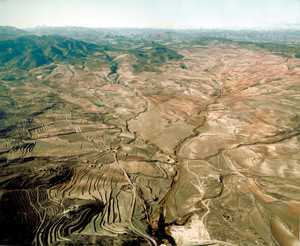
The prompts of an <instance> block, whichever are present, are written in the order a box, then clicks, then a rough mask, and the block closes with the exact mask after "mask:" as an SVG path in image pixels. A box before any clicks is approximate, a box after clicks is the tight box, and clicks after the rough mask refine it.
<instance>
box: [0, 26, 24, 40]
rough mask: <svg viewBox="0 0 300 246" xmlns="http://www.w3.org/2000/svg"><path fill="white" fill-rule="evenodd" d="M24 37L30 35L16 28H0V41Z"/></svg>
mask: <svg viewBox="0 0 300 246" xmlns="http://www.w3.org/2000/svg"><path fill="white" fill-rule="evenodd" d="M25 35H30V33H28V32H27V31H24V30H22V29H19V28H16V27H11V26H0V40H9V39H15V38H17V37H21V36H25Z"/></svg>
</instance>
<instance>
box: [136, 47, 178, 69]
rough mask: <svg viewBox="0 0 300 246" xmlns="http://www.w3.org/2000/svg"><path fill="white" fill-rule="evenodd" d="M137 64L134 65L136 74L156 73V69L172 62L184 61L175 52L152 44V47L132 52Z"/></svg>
mask: <svg viewBox="0 0 300 246" xmlns="http://www.w3.org/2000/svg"><path fill="white" fill-rule="evenodd" d="M131 53H132V54H133V55H134V56H135V57H136V59H137V62H136V63H135V64H134V65H133V69H134V71H135V72H142V71H156V68H157V67H159V66H161V65H162V64H165V63H167V62H168V61H171V60H179V59H182V58H183V56H182V55H180V54H178V53H177V52H176V51H175V50H173V49H170V48H168V47H166V46H163V45H161V44H157V43H152V46H151V47H147V48H145V47H144V48H139V49H135V50H132V51H131Z"/></svg>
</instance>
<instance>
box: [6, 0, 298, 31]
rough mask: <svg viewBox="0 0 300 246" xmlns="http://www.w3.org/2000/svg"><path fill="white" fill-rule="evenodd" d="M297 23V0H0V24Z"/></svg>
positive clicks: (193, 25) (162, 25) (216, 25)
mask: <svg viewBox="0 0 300 246" xmlns="http://www.w3.org/2000/svg"><path fill="white" fill-rule="evenodd" d="M288 24H300V0H0V25H13V26H18V27H32V26H39V25H47V26H88V27H154V28H201V27H202V28H224V27H225V28H265V27H272V28H274V27H279V26H281V25H288Z"/></svg>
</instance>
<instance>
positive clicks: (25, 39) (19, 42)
mask: <svg viewBox="0 0 300 246" xmlns="http://www.w3.org/2000/svg"><path fill="white" fill-rule="evenodd" d="M11 30H12V29H11ZM14 35H15V36H19V37H17V38H15V39H8V38H7V39H6V40H1V41H0V67H2V68H12V67H14V68H19V69H31V68H34V67H39V66H42V65H47V64H50V63H53V62H66V61H67V62H70V61H72V60H75V59H80V58H84V57H87V56H89V55H91V54H93V53H95V52H96V51H98V50H100V47H99V46H97V45H95V44H91V43H86V42H84V41H80V40H74V39H70V38H65V37H62V36H56V35H52V36H35V35H26V34H24V33H22V32H20V33H19V32H18V31H17V30H14ZM9 36H10V37H12V35H9Z"/></svg>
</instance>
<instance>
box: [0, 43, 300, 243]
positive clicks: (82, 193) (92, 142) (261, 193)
mask: <svg viewBox="0 0 300 246" xmlns="http://www.w3.org/2000/svg"><path fill="white" fill-rule="evenodd" d="M34 39H36V38H34ZM37 39H38V40H40V39H41V38H37ZM42 39H43V38H42ZM41 42H42V41H41ZM56 42H57V41H55V43H56ZM74 42H75V41H74ZM63 43H64V41H63ZM76 45H77V43H76ZM80 45H83V43H80ZM157 45H158V44H157V43H155V42H154V43H147V42H145V43H144V45H143V46H142V47H141V46H138V47H131V49H128V50H123V49H109V50H107V49H106V50H103V49H102V50H98V48H97V47H98V46H97V45H95V46H94V45H93V46H92V50H93V51H95V52H87V53H86V55H84V56H81V55H79V57H77V55H74V56H75V57H76V59H75V62H74V60H73V58H74V56H73V54H74V53H72V52H73V50H75V51H76V52H77V51H78V50H79V51H80V52H81V51H82V52H83V51H86V48H84V47H86V46H88V47H89V45H88V44H87V43H84V46H83V47H82V46H80V47H82V49H81V48H80V49H77V48H71V49H70V52H69V53H68V54H67V55H66V56H65V57H66V59H53V60H51V63H49V64H48V63H46V64H40V65H39V66H36V65H35V66H29V67H26V70H25V71H26V73H25V75H24V73H23V75H24V76H23V77H22V78H16V79H13V80H12V79H8V78H7V76H8V75H9V74H10V71H11V70H9V67H7V68H6V70H5V71H3V72H2V73H3V74H1V75H3V76H2V77H1V78H2V79H1V81H0V83H1V84H0V97H1V100H0V126H1V127H0V165H1V172H0V188H1V189H0V191H1V192H0V194H1V195H0V211H1V212H0V223H1V225H3V224H5V227H3V228H1V234H0V244H4V245H9V244H10V245H12V244H13V245H18V244H34V245H259V246H260V245H270V246H271V245H274V246H275V245H282V246H289V245H298V244H299V237H300V235H299V232H300V230H299V229H300V223H299V221H300V220H299V218H300V197H299V194H300V190H299V187H300V184H299V180H300V179H299V178H300V155H299V149H300V138H299V135H300V125H299V119H300V96H299V91H300V83H299V78H300V60H299V59H296V58H293V57H290V58H289V57H282V56H279V55H276V54H272V53H271V52H269V51H266V50H262V49H251V48H250V47H244V46H243V47H242V46H240V45H239V44H237V43H230V42H225V43H223V42H209V43H207V44H205V45H203V44H201V45H199V44H195V43H192V44H191V45H189V46H188V45H186V42H183V43H178V44H176V45H172V44H171V45H170V44H169V45H168V44H166V43H164V44H160V45H161V46H160V45H159V46H157ZM67 46H68V45H67ZM174 46H176V47H177V48H176V49H174ZM51 47H52V46H51ZM55 47H56V46H55ZM76 47H77V46H76ZM94 47H95V49H94ZM21 50H22V52H20V53H18V54H19V55H18V56H17V57H22V56H23V53H24V52H25V51H24V50H25V49H21ZM43 52H48V51H45V50H44V49H43ZM49 52H50V51H49ZM47 54H52V53H51V52H50V53H47ZM80 54H81V53H80ZM141 61H142V62H141ZM7 64H10V63H9V62H8V63H7ZM137 65H141V66H140V68H143V69H137ZM149 68H151V69H149ZM21 70H22V68H21ZM23 70H24V69H23ZM23 72H24V71H23ZM11 73H13V72H11Z"/></svg>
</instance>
